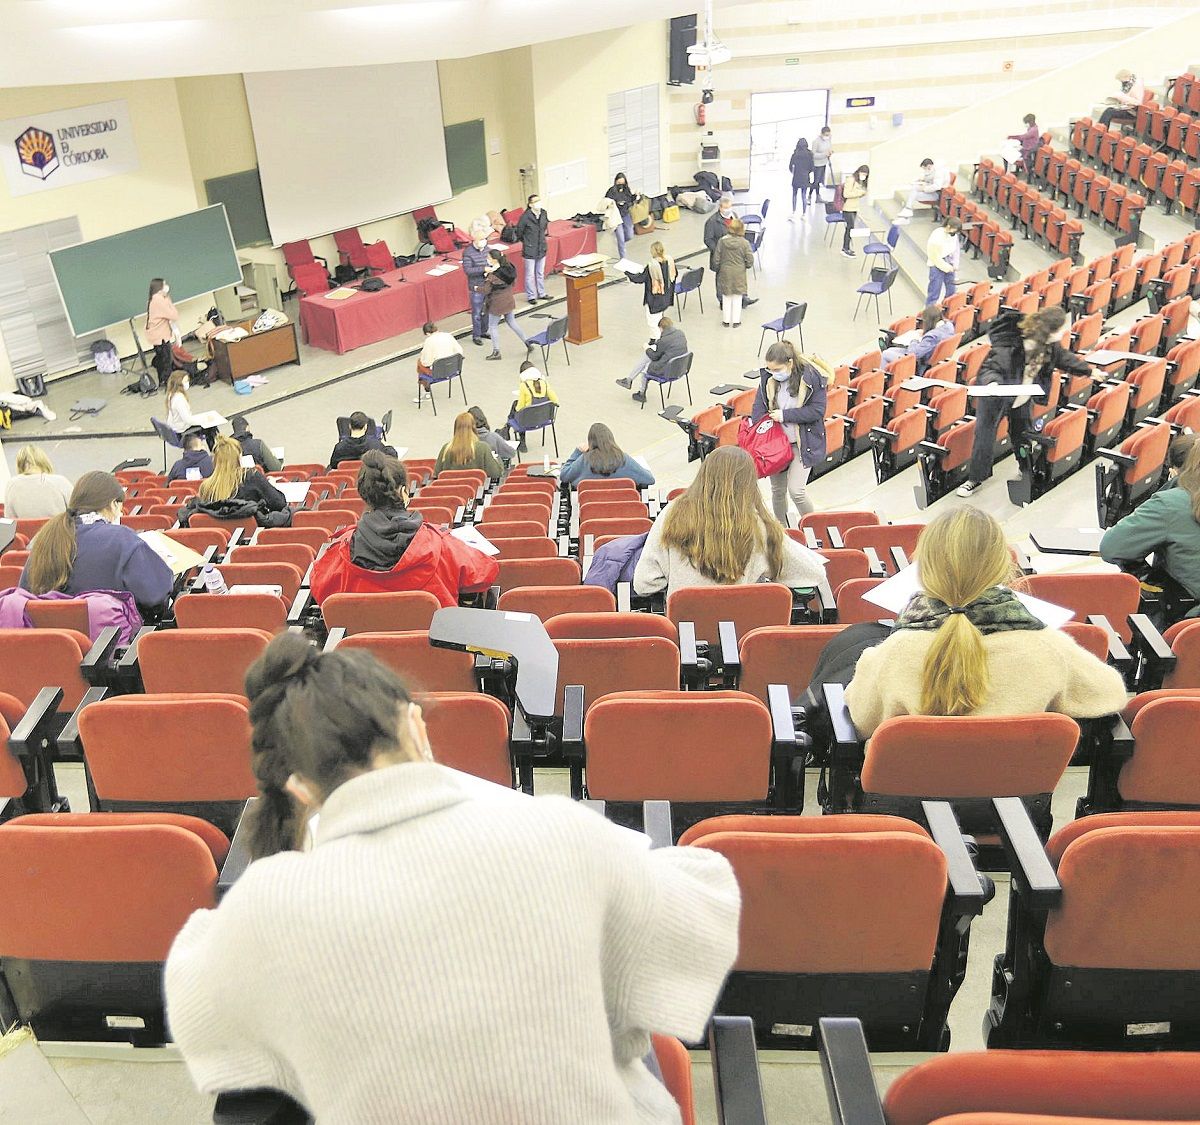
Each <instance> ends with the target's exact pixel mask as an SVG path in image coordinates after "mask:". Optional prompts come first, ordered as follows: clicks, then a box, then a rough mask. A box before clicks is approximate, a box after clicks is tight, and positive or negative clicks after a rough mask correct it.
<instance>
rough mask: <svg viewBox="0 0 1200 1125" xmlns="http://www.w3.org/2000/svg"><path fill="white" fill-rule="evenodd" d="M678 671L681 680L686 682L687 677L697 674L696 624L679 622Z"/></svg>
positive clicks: (698, 668)
mask: <svg viewBox="0 0 1200 1125" xmlns="http://www.w3.org/2000/svg"><path fill="white" fill-rule="evenodd" d="M678 628H679V669H680V675H681V678H682V679H683V680H684V682H685V683H686V682H688V675H689V674H691V675H693V676H695V675H698V674H699V670H700V657H699V654H698V653H697V652H696V623H695V622H694V621H681V622H679V626H678Z"/></svg>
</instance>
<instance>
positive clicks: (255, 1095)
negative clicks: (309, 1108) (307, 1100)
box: [212, 1090, 312, 1125]
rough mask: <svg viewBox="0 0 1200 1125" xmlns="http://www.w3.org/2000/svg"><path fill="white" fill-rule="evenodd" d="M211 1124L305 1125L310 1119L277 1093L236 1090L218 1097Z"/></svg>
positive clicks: (288, 1099)
mask: <svg viewBox="0 0 1200 1125" xmlns="http://www.w3.org/2000/svg"><path fill="white" fill-rule="evenodd" d="M212 1119H213V1125H308V1123H310V1122H311V1121H312V1118H311V1117H309V1116H308V1114H307V1113H306V1112H305V1110H304V1109H303V1108H302V1107H301V1106H299V1105H298V1104H297V1103H296V1102H294V1101H292V1099H291V1098H289V1097H288V1096H287V1094H284V1093H282V1092H280V1091H279V1090H235V1091H231V1092H229V1093H225V1094H219V1095H218V1096H217V1101H216V1104H215V1105H214V1106H213V1116H212Z"/></svg>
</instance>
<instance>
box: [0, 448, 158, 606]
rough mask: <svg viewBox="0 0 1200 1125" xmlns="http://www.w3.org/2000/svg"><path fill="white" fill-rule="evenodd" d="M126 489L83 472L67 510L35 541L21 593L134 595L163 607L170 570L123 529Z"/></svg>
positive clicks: (140, 601) (139, 601)
mask: <svg viewBox="0 0 1200 1125" xmlns="http://www.w3.org/2000/svg"><path fill="white" fill-rule="evenodd" d="M124 502H125V490H124V489H123V488H122V487H121V482H120V481H118V480H117V478H116V477H115V476H113V475H112V473H101V472H91V473H84V474H83V476H81V477H80V478H79V480H77V481H76V482H75V487H74V488H73V489H72V490H71V499H70V501H69V502H68V504H67V510H66V511H65V512H63V513H62V514H61V515H58V516H55V517H54V518H53V519H51V520H50V522H49V523H47V524H46V525H45V526H44V527H43V528H42V529H41V531H39V532H38V533H37V535H35V536H34V537H33V542H32V543H30V545H29V561H28V562H26V564H25V569H24V571H23V572H22V574H21V582H20V585H21V588H22V589H25V590H28V591H29V592H30V593H33V594H46V593H49V592H50V591H51V590H57V591H59V592H61V593H64V594H68V595H69V596H71V597H76V596H78V595H79V594H82V593H84V592H85V591H88V590H118V591H125V592H126V593H129V594H132V595H133V598H134V601H136V602H137V604H138V605H139V606H144V607H147V608H153V607H155V606H160V605H162V604H163V603H164V602H165V601H166V600H167V598H168V597H169V596H170V594H171V587H172V585H173V584H174V578H173V576H172V574H171V568H170V567H169V566H167V564H166V563H165V562H163V560H162V559H160V558H159V557H158V555H156V554H155V553H154V551H152V550H151V549H150V547H149V546H147V544H145V543H144V542H142V540H141V539H140V538H139V537H138V535H137V532H135V531H131V530H130V529H129V528H127V527H121V526H120V523H121V506H122V504H124Z"/></svg>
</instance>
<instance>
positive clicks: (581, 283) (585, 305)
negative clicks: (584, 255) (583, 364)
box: [566, 269, 604, 344]
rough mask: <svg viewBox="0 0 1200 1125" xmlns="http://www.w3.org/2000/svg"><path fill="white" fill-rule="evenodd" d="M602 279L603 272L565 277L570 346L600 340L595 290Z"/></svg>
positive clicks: (599, 270) (597, 271)
mask: <svg viewBox="0 0 1200 1125" xmlns="http://www.w3.org/2000/svg"><path fill="white" fill-rule="evenodd" d="M603 279H604V270H603V269H598V270H593V271H592V272H591V273H587V274H584V275H583V276H582V277H567V279H566V281H567V340H568V342H570V343H572V344H590V343H591V342H592V341H593V340H599V339H600V314H599V310H598V308H597V304H596V289H597V288H598V287H599V285H600V282H601V281H602V280H603Z"/></svg>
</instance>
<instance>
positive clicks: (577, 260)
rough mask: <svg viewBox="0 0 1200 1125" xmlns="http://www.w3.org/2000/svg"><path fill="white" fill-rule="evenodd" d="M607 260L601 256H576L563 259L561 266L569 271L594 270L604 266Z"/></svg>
mask: <svg viewBox="0 0 1200 1125" xmlns="http://www.w3.org/2000/svg"><path fill="white" fill-rule="evenodd" d="M607 261H608V259H607V258H606V257H605V256H604V255H603V254H576V255H575V257H573V258H564V259H563V260H562V264H563V265H564V266H569V267H570V268H571V269H581V270H582V269H595V268H596V267H597V266H602V265H604V263H605V262H607Z"/></svg>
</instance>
